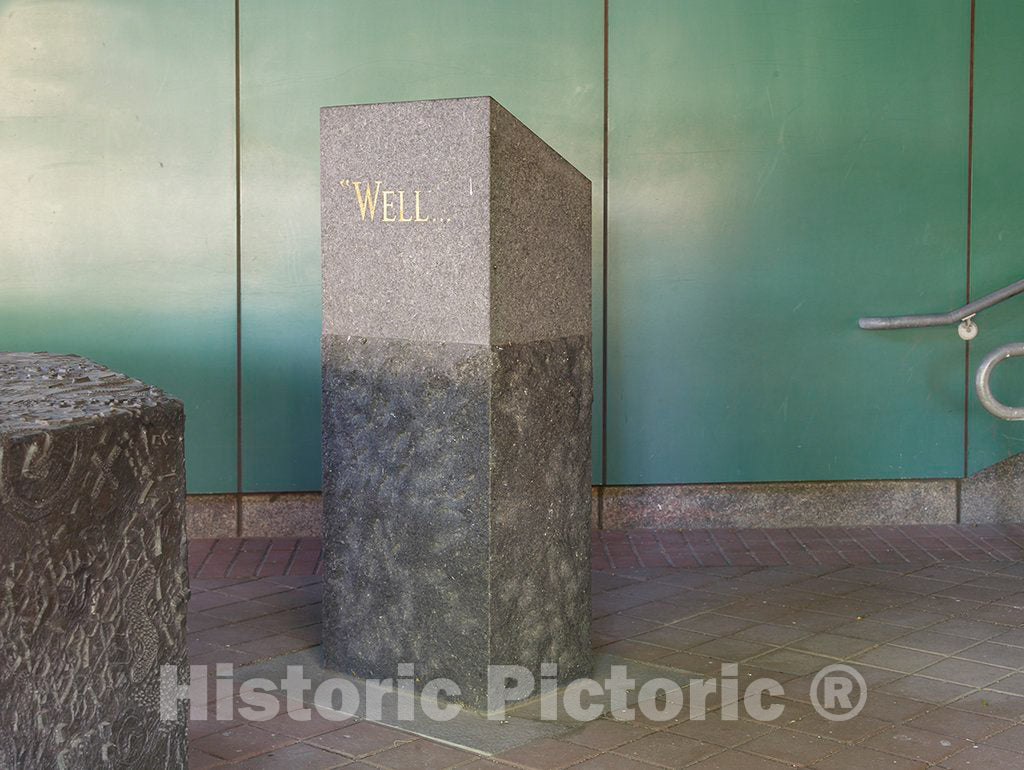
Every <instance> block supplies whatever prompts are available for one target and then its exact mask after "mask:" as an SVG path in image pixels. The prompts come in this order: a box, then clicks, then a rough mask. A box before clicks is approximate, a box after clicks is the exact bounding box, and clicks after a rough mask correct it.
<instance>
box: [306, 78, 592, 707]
mask: <svg viewBox="0 0 1024 770" xmlns="http://www.w3.org/2000/svg"><path fill="white" fill-rule="evenodd" d="M590 221H591V220H590V182H589V181H588V180H587V179H586V178H585V177H584V176H583V175H582V174H580V173H579V172H578V171H577V170H576V169H575V168H573V167H572V166H571V165H569V163H567V162H566V161H565V160H564V159H563V158H561V157H560V156H559V155H558V154H557V153H555V152H554V151H553V150H552V149H551V148H550V147H548V146H547V145H546V144H544V143H543V142H542V141H541V140H540V139H538V138H537V136H535V135H534V134H533V133H532V132H531V131H530V130H529V129H527V128H526V127H525V126H524V125H523V124H522V123H520V122H519V121H518V120H516V118H514V117H513V116H512V115H511V114H510V113H509V112H507V111H506V110H505V109H503V108H502V107H501V106H500V105H499V104H497V103H496V102H495V101H494V100H492V99H490V98H487V97H482V98H473V99H452V100H439V101H428V102H407V103H393V104H377V105H357V106H348V107H329V108H324V109H323V110H322V111H321V222H322V248H323V304H324V314H323V338H322V356H323V362H322V363H323V457H324V487H323V488H324V553H325V556H324V626H323V634H324V637H323V638H324V654H325V658H326V662H327V664H328V665H329V666H331V667H332V668H335V669H338V670H341V671H344V672H346V673H350V674H355V675H357V676H361V677H367V678H371V677H373V678H376V677H393V676H395V675H396V674H397V666H398V664H400V663H412V664H414V665H415V670H416V679H417V682H418V683H419V684H422V683H424V682H426V681H428V680H430V679H433V678H438V677H445V678H449V679H452V680H454V681H455V682H456V683H457V684H458V685H459V687H460V688H461V690H462V696H461V700H462V701H463V702H464V703H466V704H468V705H471V706H476V707H481V706H484V705H485V703H486V685H487V678H486V677H487V666H488V665H489V664H497V665H520V666H525V667H527V668H529V669H530V670H531V671H532V672H533V673H534V675H535V676H539V674H540V666H541V664H542V663H554V664H557V665H558V675H559V679H560V680H561V681H568V680H571V679H573V678H575V677H578V676H580V675H583V674H585V673H587V672H588V671H589V668H590V412H591V401H592V381H591V350H590V259H591V256H590Z"/></svg>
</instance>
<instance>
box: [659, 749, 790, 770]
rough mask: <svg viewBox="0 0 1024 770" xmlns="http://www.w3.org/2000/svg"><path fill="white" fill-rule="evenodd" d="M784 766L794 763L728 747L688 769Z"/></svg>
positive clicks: (758, 769) (746, 769)
mask: <svg viewBox="0 0 1024 770" xmlns="http://www.w3.org/2000/svg"><path fill="white" fill-rule="evenodd" d="M648 767H649V766H648ZM783 767H792V765H790V764H788V763H785V762H779V761H778V760H775V759H768V758H767V757H759V756H757V755H755V754H747V753H746V752H743V751H737V750H735V749H726V750H725V751H723V752H722V753H721V754H715V755H714V756H711V757H708V758H707V759H702V760H701V761H700V762H697V763H695V764H693V765H690V768H688V770H779V768H783Z"/></svg>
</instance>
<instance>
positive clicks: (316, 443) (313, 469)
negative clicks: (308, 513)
mask: <svg viewBox="0 0 1024 770" xmlns="http://www.w3.org/2000/svg"><path fill="white" fill-rule="evenodd" d="M239 21H240V33H241V110H242V119H241V148H242V152H241V157H242V176H241V178H242V220H241V221H242V257H243V267H242V280H243V291H242V297H243V308H242V329H243V345H242V350H243V376H242V387H243V414H244V417H243V458H244V468H243V483H244V486H245V489H246V490H247V491H282V490H293V489H317V488H319V484H320V401H319V398H320V368H319V355H320V353H319V340H320V237H319V234H320V225H319V211H320V208H319V178H320V177H319V166H318V164H319V157H320V154H319V115H318V113H319V108H320V107H321V106H324V105H333V104H346V103H358V102H379V101H398V100H407V99H428V98H439V97H453V96H476V95H484V94H487V95H490V96H493V97H494V98H495V99H497V100H498V101H499V102H501V103H502V104H503V105H504V106H505V107H507V108H508V109H509V110H511V111H512V112H513V113H514V114H516V115H517V116H518V117H519V118H521V119H522V120H523V121H524V122H525V123H526V124H527V125H529V126H530V127H531V128H532V129H533V130H534V131H536V132H537V133H538V134H539V135H540V136H541V137H543V138H544V139H545V140H546V141H547V142H548V143H549V144H551V145H552V146H553V147H554V148H555V149H556V150H558V151H559V152H560V153H561V154H562V155H563V156H565V157H566V158H567V159H568V160H569V161H570V162H572V163H573V164H575V165H576V166H577V167H578V168H579V169H580V170H581V171H583V173H585V174H586V175H587V176H588V177H590V179H591V180H592V182H593V184H594V193H595V201H594V203H595V205H594V232H595V234H596V235H597V236H598V237H596V238H595V244H594V254H595V274H596V275H597V276H600V254H601V239H600V232H601V228H600V223H601V207H600V193H601V148H602V145H601V142H602V102H603V92H602V67H603V50H602V46H603V4H602V2H601V0H571V1H567V2H559V3H551V2H549V1H548V0H530V1H529V2H515V3H509V2H501V1H499V0H493V1H490V2H481V1H480V0H438V1H436V2H426V3H425V2H422V0H401V1H399V2H372V3H367V2H354V1H353V2H332V1H329V0H316V1H314V0H305V1H303V2H295V3H281V2H275V1H272V0H259V1H256V0H246V2H243V3H242V4H241V16H240V20H239ZM594 290H595V297H597V298H599V297H600V290H601V286H600V282H599V281H598V282H596V284H595V289H594ZM594 313H595V328H600V304H599V303H598V302H595V306H594ZM597 352H598V351H597V350H596V349H595V353H597ZM599 367H600V359H599V358H597V359H596V360H595V370H596V371H599ZM595 411H596V409H595ZM595 433H596V426H595ZM599 452H600V447H599V445H598V444H597V443H596V442H595V445H594V457H595V465H596V464H597V458H598V457H599Z"/></svg>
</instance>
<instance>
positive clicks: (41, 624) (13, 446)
mask: <svg viewBox="0 0 1024 770" xmlns="http://www.w3.org/2000/svg"><path fill="white" fill-rule="evenodd" d="M183 427H184V413H183V410H182V406H181V404H180V403H179V402H178V401H176V400H174V399H172V398H170V397H168V396H166V395H164V394H163V393H161V392H160V391H159V390H157V389H155V388H151V387H149V386H147V385H145V384H144V383H142V382H139V381H137V380H132V379H129V378H127V377H125V376H124V375H121V374H117V373H116V372H112V371H110V370H109V369H104V368H103V367H101V366H98V365H96V364H94V363H92V362H90V361H88V360H86V359H84V358H79V357H78V356H58V355H49V354H42V353H39V354H32V353H0V531H2V532H3V538H2V541H0V767H3V768H36V767H40V768H41V767H60V768H65V769H66V770H86V769H88V770H93V769H94V768H98V767H118V768H156V767H160V768H178V767H181V768H184V767H185V766H186V752H185V726H186V725H185V720H184V718H182V719H180V720H179V721H177V722H163V721H161V720H160V701H159V697H160V666H161V665H176V666H178V667H179V669H180V670H181V671H182V673H183V674H184V672H185V671H187V668H186V649H185V605H186V601H187V598H188V588H187V576H186V554H185V535H184V522H185V516H184V514H185V510H184V505H185V484H184V480H185V471H184V454H183V445H182V430H183ZM182 678H183V679H186V680H187V675H185V676H182ZM181 716H182V717H185V714H184V711H182V712H181Z"/></svg>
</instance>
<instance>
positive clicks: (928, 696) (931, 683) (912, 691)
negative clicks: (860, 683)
mask: <svg viewBox="0 0 1024 770" xmlns="http://www.w3.org/2000/svg"><path fill="white" fill-rule="evenodd" d="M876 689H877V691H879V692H884V693H889V694H891V695H901V696H903V697H904V698H913V699H914V700H919V701H924V702H925V703H931V704H933V705H940V704H943V703H949V702H950V701H954V700H956V699H958V698H962V697H963V696H964V695H966V694H968V693H969V692H972V691H973V690H974V688H973V687H969V686H967V685H962V684H955V683H953V682H944V681H941V680H939V679H929V678H927V677H925V676H921V675H919V674H910V675H909V676H904V677H901V678H899V679H896V680H894V681H892V682H887V683H886V684H883V685H881V686H880V687H878V688H876ZM868 692H869V697H870V692H871V691H870V690H868Z"/></svg>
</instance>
